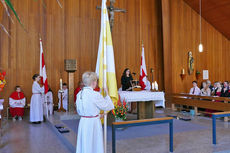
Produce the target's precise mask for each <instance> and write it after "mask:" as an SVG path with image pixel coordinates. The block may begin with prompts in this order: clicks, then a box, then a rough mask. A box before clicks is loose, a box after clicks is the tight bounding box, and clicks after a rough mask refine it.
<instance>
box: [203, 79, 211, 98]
mask: <svg viewBox="0 0 230 153" xmlns="http://www.w3.org/2000/svg"><path fill="white" fill-rule="evenodd" d="M202 86H203V88H202V89H201V96H211V89H210V88H209V86H208V85H207V83H206V82H202Z"/></svg>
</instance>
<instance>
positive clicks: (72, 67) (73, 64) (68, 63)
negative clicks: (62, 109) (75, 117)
mask: <svg viewBox="0 0 230 153" xmlns="http://www.w3.org/2000/svg"><path fill="white" fill-rule="evenodd" d="M76 70H77V60H75V59H65V71H66V72H68V87H69V97H68V110H69V112H73V111H74V110H75V107H74V105H75V104H74V103H75V102H74V72H75V71H76Z"/></svg>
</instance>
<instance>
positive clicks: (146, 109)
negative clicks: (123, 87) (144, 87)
mask: <svg viewBox="0 0 230 153" xmlns="http://www.w3.org/2000/svg"><path fill="white" fill-rule="evenodd" d="M118 94H119V95H120V98H121V101H123V100H125V101H126V102H127V103H132V102H137V118H138V119H146V118H153V117H154V112H155V106H157V107H159V106H161V107H163V108H165V96H164V92H152V91H118Z"/></svg>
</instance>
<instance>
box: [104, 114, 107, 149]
mask: <svg viewBox="0 0 230 153" xmlns="http://www.w3.org/2000/svg"><path fill="white" fill-rule="evenodd" d="M104 153H107V113H106V112H104Z"/></svg>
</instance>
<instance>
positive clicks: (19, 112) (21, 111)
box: [10, 91, 25, 117]
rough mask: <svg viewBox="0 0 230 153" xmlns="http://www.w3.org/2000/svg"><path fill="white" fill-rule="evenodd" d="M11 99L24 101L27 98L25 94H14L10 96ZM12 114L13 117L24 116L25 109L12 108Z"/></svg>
mask: <svg viewBox="0 0 230 153" xmlns="http://www.w3.org/2000/svg"><path fill="white" fill-rule="evenodd" d="M10 98H11V99H12V100H23V99H24V98H25V96H24V94H23V93H22V92H16V91H15V92H13V93H12V94H11V95H10ZM10 114H11V115H12V117H15V116H23V115H24V108H23V107H10Z"/></svg>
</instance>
